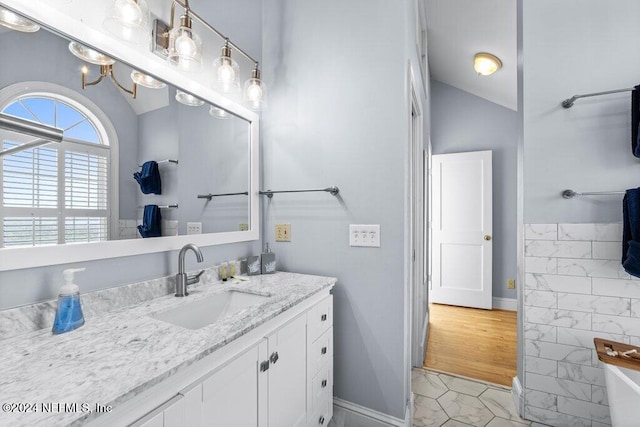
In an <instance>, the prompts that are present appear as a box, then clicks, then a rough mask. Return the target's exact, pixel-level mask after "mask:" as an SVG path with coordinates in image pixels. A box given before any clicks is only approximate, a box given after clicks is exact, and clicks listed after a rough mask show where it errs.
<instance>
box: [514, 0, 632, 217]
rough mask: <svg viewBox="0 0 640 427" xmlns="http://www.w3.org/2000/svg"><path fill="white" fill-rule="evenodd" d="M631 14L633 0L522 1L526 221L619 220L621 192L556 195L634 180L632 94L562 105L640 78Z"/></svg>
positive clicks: (622, 187)
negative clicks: (567, 106) (566, 197)
mask: <svg viewBox="0 0 640 427" xmlns="http://www.w3.org/2000/svg"><path fill="white" fill-rule="evenodd" d="M550 11H553V13H550ZM638 16H640V2H638V1H636V0H621V1H616V2H605V1H601V0H567V1H563V2H561V4H559V2H557V1H553V0H535V1H532V0H526V1H524V23H523V32H524V34H523V37H524V46H523V51H522V54H523V63H524V71H523V79H524V82H523V84H524V92H523V94H522V95H523V100H524V109H523V114H524V173H525V175H524V186H525V187H524V188H525V206H524V208H525V218H524V221H525V223H555V222H607V221H610V222H615V221H621V219H622V209H621V200H622V198H621V197H618V196H613V197H612V196H609V197H583V198H576V199H573V200H564V199H562V198H561V197H560V193H561V192H562V190H565V189H573V190H575V191H607V190H614V191H620V190H625V189H627V188H633V187H637V186H638V185H640V160H639V159H636V158H634V157H633V156H632V154H631V142H630V140H631V126H630V123H631V112H630V108H629V106H630V94H629V93H622V94H617V95H609V96H602V97H594V98H587V99H580V100H578V101H576V103H575V105H574V106H573V108H570V109H564V108H562V107H561V105H560V103H561V101H562V100H563V99H566V98H569V97H571V96H572V95H574V94H584V93H590V92H600V91H606V90H613V89H621V88H628V87H633V86H634V85H637V84H639V83H640V56H639V55H637V54H636V53H637V52H638V51H640V26H639V25H638V20H637V17H638Z"/></svg>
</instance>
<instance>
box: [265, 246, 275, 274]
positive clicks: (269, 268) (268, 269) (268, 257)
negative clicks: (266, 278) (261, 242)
mask: <svg viewBox="0 0 640 427" xmlns="http://www.w3.org/2000/svg"><path fill="white" fill-rule="evenodd" d="M275 272H276V254H274V253H273V252H271V249H269V244H268V243H267V244H266V245H265V246H264V252H263V253H262V274H272V273H275Z"/></svg>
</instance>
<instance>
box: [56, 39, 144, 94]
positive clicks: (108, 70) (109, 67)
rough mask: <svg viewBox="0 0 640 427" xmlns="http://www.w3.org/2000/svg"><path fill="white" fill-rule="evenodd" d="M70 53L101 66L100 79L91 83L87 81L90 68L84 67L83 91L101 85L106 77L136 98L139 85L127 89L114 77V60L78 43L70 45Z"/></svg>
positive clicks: (82, 71)
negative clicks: (88, 87)
mask: <svg viewBox="0 0 640 427" xmlns="http://www.w3.org/2000/svg"><path fill="white" fill-rule="evenodd" d="M69 51H70V52H71V53H73V54H74V55H75V56H76V57H78V58H80V59H82V60H83V61H86V62H89V63H91V64H94V65H99V66H100V77H98V78H97V79H96V80H94V81H92V82H89V81H87V75H88V74H89V68H88V67H87V66H86V65H83V66H82V70H81V74H82V89H83V90H84V89H86V88H87V86H94V85H97V84H98V83H100V82H101V81H102V80H103V79H104V78H105V77H107V76H109V77H110V78H111V80H112V81H113V82H114V83H115V85H116V86H118V87H119V88H120V89H122V90H123V91H125V92H126V93H128V94H130V95H131V96H132V97H133V99H135V98H136V93H137V89H138V85H137V84H136V83H135V80H134V83H133V87H132V88H131V89H127V88H126V87H124V86H122V85H121V84H120V82H118V80H116V77H115V76H114V75H113V64H115V62H116V61H115V60H114V59H113V58H110V57H108V56H107V55H105V54H104V53H100V52H98V51H96V50H93V49H91V48H88V47H87V46H85V45H83V44H80V43H78V42H71V43H69Z"/></svg>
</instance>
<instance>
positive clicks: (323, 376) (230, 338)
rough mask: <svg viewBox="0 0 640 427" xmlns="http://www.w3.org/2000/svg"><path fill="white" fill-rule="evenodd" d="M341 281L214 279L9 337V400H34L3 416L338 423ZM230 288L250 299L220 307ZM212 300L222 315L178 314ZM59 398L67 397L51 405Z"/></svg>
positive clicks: (17, 420)
mask: <svg viewBox="0 0 640 427" xmlns="http://www.w3.org/2000/svg"><path fill="white" fill-rule="evenodd" d="M335 282H336V279H334V278H329V277H320V276H308V275H301V274H293V273H276V274H273V275H265V276H255V277H252V278H251V279H250V280H249V281H245V282H240V283H234V284H222V283H220V282H217V283H209V284H203V285H201V286H198V287H195V288H193V289H190V295H189V296H188V297H185V298H175V297H174V296H173V295H167V296H165V297H161V298H156V299H153V300H149V301H146V302H143V303H139V304H136V305H134V306H130V307H127V308H121V309H118V310H115V311H111V312H108V313H105V314H104V315H101V316H96V317H94V318H87V323H86V324H85V326H83V327H82V328H80V329H78V330H76V331H73V332H71V333H67V334H62V335H51V333H50V332H49V331H40V332H34V333H31V334H27V335H20V336H16V337H13V338H10V339H7V340H4V341H3V350H2V358H1V360H0V371H2V372H3V378H2V379H0V401H1V402H3V403H16V404H19V403H24V404H34V405H35V406H34V407H33V408H34V409H32V410H31V411H29V412H28V413H25V411H24V407H22V408H16V410H15V411H9V412H5V413H2V414H0V425H12V426H19V425H25V426H26V425H29V426H35V425H47V426H49V425H91V426H129V425H131V426H145V427H155V426H167V427H169V426H185V425H188V426H200V425H202V426H205V425H206V426H211V425H214V426H215V425H220V426H231V425H233V426H260V427H262V426H264V427H268V426H271V427H283V426H323V425H327V424H328V422H329V420H330V419H331V416H332V408H333V392H332V390H333V316H332V306H333V300H332V298H333V297H332V295H331V294H330V290H331V288H332V287H333V286H334V284H335ZM229 295H233V296H232V297H230V298H231V299H229V301H231V300H232V299H233V298H236V297H239V298H236V299H235V300H234V301H232V302H230V303H226V305H225V304H222V305H219V306H218V308H215V303H214V302H215V301H218V300H220V298H229V297H228V296H229ZM245 296H247V297H246V298H245ZM203 303H204V304H206V305H207V306H210V307H211V310H222V312H221V315H220V317H219V318H217V319H214V320H213V323H210V324H205V325H201V324H197V323H196V324H193V323H192V324H185V323H181V322H184V321H185V320H184V318H180V316H179V315H176V314H175V313H186V314H185V316H186V317H189V315H188V313H190V312H194V313H197V311H198V309H197V306H198V305H202V304H203ZM223 306H224V307H223ZM221 307H222V308H221ZM225 310H226V311H225ZM183 317H184V316H183ZM197 317H201V316H200V314H197ZM160 319H164V320H160ZM187 321H188V319H187ZM178 324H182V326H178ZM49 403H54V404H61V405H64V406H57V407H56V406H54V408H53V409H52V410H51V411H49V412H47V411H43V408H44V409H47V408H48V406H46V405H47V404H49ZM61 408H62V409H61Z"/></svg>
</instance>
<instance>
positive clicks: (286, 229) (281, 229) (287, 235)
mask: <svg viewBox="0 0 640 427" xmlns="http://www.w3.org/2000/svg"><path fill="white" fill-rule="evenodd" d="M290 241H291V224H276V242H290Z"/></svg>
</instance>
